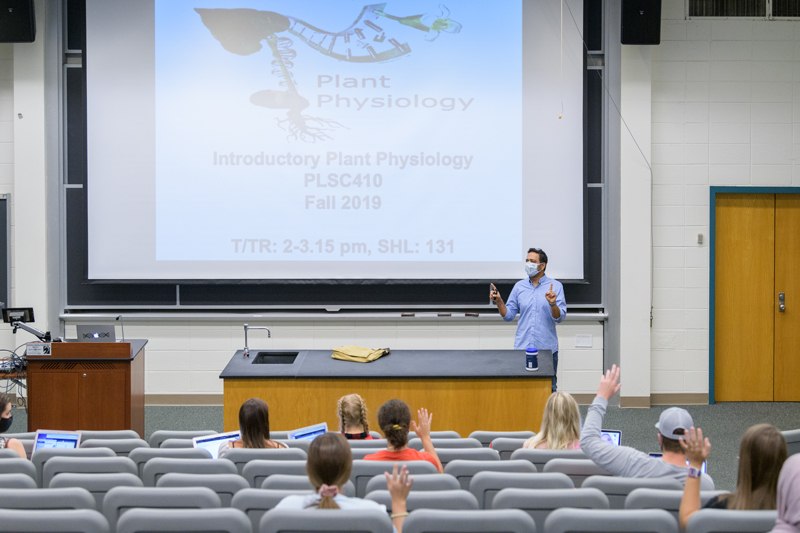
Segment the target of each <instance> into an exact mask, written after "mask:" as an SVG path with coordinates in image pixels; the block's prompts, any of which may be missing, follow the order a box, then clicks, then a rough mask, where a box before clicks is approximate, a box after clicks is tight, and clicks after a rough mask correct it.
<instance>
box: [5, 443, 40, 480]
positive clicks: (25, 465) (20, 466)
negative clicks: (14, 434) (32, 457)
mask: <svg viewBox="0 0 800 533" xmlns="http://www.w3.org/2000/svg"><path fill="white" fill-rule="evenodd" d="M8 451H10V452H14V450H8ZM14 457H15V459H0V474H25V475H26V476H31V479H32V480H33V481H34V482H35V481H36V467H35V466H33V463H31V462H30V461H28V460H27V459H21V458H20V456H19V454H18V453H17V452H14Z"/></svg>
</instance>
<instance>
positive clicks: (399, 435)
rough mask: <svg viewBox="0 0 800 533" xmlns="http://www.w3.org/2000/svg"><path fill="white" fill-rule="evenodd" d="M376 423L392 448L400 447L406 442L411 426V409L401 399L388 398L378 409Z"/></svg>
mask: <svg viewBox="0 0 800 533" xmlns="http://www.w3.org/2000/svg"><path fill="white" fill-rule="evenodd" d="M378 425H379V426H380V428H381V431H383V434H384V435H385V436H386V440H388V441H389V444H391V445H392V447H394V448H402V447H403V446H405V445H406V443H407V442H408V429H409V427H410V426H411V411H410V410H409V409H408V405H406V402H404V401H403V400H389V401H388V402H386V403H385V404H383V405H381V408H380V409H378Z"/></svg>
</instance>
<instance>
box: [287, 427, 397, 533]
mask: <svg viewBox="0 0 800 533" xmlns="http://www.w3.org/2000/svg"><path fill="white" fill-rule="evenodd" d="M397 466H398V465H397V464H395V465H394V468H393V469H392V474H391V475H389V473H388V472H385V473H384V475H385V476H386V485H387V486H388V489H389V492H390V493H391V495H392V522H393V524H394V527H395V529H396V531H398V532H401V531H402V530H403V521H404V520H405V517H406V516H408V512H407V511H406V498H408V492H409V491H410V490H411V484H412V482H413V480H411V479H409V478H408V470H407V469H406V467H405V466H403V467H402V468H401V469H400V471H399V474H398V469H397ZM352 469H353V455H352V453H351V452H350V446H349V445H348V444H347V440H346V439H345V438H344V437H343V436H342V435H340V434H339V433H334V432H332V431H329V432H328V433H325V434H324V435H320V436H319V437H317V438H316V439H314V440H313V441H311V446H310V447H309V449H308V462H307V463H306V472H307V473H308V477H309V479H310V480H311V484H312V485H314V492H316V494H312V495H309V496H305V495H301V494H297V495H292V496H287V497H285V498H284V499H282V500H281V501H280V503H278V505H276V506H275V508H276V509H309V508H312V509H343V510H348V509H379V510H381V511H383V512H384V513H385V512H386V506H384V505H381V504H379V503H378V502H374V501H372V500H362V499H361V498H348V497H347V496H345V495H344V494H342V492H343V490H342V487H343V486H344V484H345V483H347V481H348V480H349V479H350V472H351V471H352Z"/></svg>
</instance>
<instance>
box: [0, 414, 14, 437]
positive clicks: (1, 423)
mask: <svg viewBox="0 0 800 533" xmlns="http://www.w3.org/2000/svg"><path fill="white" fill-rule="evenodd" d="M13 422H14V415H11V416H9V417H8V418H0V433H5V432H6V431H8V430H9V428H11V424H12V423H13Z"/></svg>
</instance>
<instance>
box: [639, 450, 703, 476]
mask: <svg viewBox="0 0 800 533" xmlns="http://www.w3.org/2000/svg"><path fill="white" fill-rule="evenodd" d="M663 455H664V454H663V453H651V454H650V457H655V458H656V459H660V458H661V457H662V456H663ZM686 466H689V461H686ZM707 470H708V461H706V462H704V463H703V466H701V467H700V471H701V472H702V473H703V474H706V473H707V472H706V471H707Z"/></svg>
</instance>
